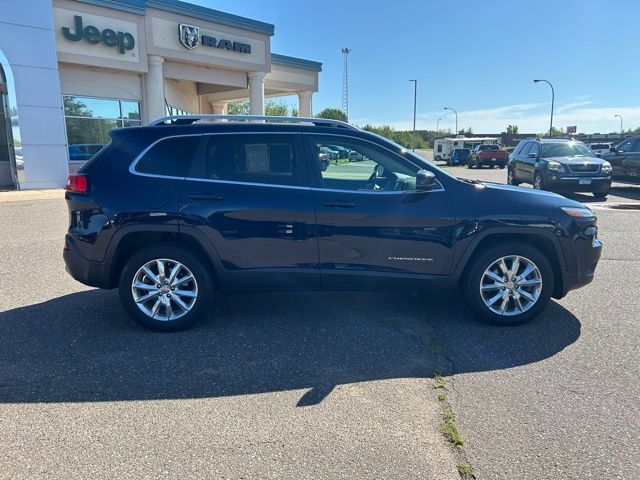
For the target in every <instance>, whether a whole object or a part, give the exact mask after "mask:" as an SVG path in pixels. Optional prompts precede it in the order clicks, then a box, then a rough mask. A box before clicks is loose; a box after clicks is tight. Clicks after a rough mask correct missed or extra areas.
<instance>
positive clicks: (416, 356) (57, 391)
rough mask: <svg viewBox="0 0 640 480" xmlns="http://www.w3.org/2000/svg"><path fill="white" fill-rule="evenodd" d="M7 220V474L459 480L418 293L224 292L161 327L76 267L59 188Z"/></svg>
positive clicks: (3, 395)
mask: <svg viewBox="0 0 640 480" xmlns="http://www.w3.org/2000/svg"><path fill="white" fill-rule="evenodd" d="M0 222H1V228H0V251H1V252H2V254H3V260H2V275H0V292H2V294H1V295H0V338H1V339H2V340H1V342H2V346H1V348H0V432H2V434H1V435H0V478H3V479H4V478H6V479H16V478H47V479H49V478H60V479H70V478H89V477H90V478H104V479H113V478H135V479H138V478H247V479H248V478H260V479H263V478H274V479H282V478H291V479H293V478H295V479H300V478H309V479H316V478H349V479H351V478H438V479H440V478H444V479H454V478H457V472H456V463H455V458H454V456H453V454H452V452H451V449H450V448H449V446H448V445H447V444H446V443H445V441H444V439H443V437H442V435H441V434H440V432H439V430H438V429H439V422H440V416H441V406H440V405H439V404H438V402H437V400H436V397H435V392H434V390H433V388H432V386H433V380H432V376H433V372H434V371H441V370H443V369H444V368H445V367H446V364H445V363H444V362H443V359H442V357H440V356H439V355H437V354H436V353H435V351H434V349H433V331H431V329H430V326H429V323H428V322H427V321H426V319H428V318H432V317H433V316H434V315H438V310H436V311H434V310H433V309H432V308H427V305H425V302H424V301H423V299H421V298H420V297H419V296H416V295H403V296H401V297H400V298H398V297H397V296H392V295H384V294H379V293H378V294H366V293H363V294H357V295H356V294H350V293H327V294H321V295H320V294H269V295H266V294H265V295H242V296H227V297H219V298H218V304H217V307H216V309H215V311H214V312H212V314H211V315H210V316H209V317H208V318H206V319H205V320H204V321H203V322H201V323H200V324H198V326H197V327H196V328H194V329H192V330H189V331H185V332H180V333H176V334H169V335H167V334H158V333H152V332H149V331H146V330H144V329H142V328H140V327H138V326H137V325H136V324H134V323H133V322H132V321H131V320H130V319H129V318H128V317H127V316H126V315H125V314H124V313H123V311H122V309H121V307H120V305H119V301H118V297H117V294H116V292H115V291H100V290H95V289H90V288H87V287H84V286H82V285H80V284H79V283H77V282H75V281H74V280H73V279H71V277H69V275H67V274H66V273H65V271H64V265H63V262H62V257H61V253H62V250H61V249H62V239H63V236H64V232H65V230H66V224H67V212H66V206H65V204H64V201H63V200H62V199H61V194H60V193H59V194H58V198H57V199H52V200H29V201H11V202H6V203H3V202H0ZM398 305H401V306H402V308H397V306H398Z"/></svg>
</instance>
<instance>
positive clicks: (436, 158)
mask: <svg viewBox="0 0 640 480" xmlns="http://www.w3.org/2000/svg"><path fill="white" fill-rule="evenodd" d="M433 159H434V160H435V161H436V162H439V161H440V160H442V157H441V156H440V155H436V156H435V157H433Z"/></svg>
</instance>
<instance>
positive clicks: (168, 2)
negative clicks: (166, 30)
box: [77, 0, 275, 35]
mask: <svg viewBox="0 0 640 480" xmlns="http://www.w3.org/2000/svg"><path fill="white" fill-rule="evenodd" d="M77 1H78V2H82V3H88V4H91V5H97V6H100V7H106V8H112V9H114V10H120V11H123V12H129V13H135V14H138V15H146V13H147V8H155V9H157V10H163V11H165V12H171V13H177V14H179V15H186V16H189V17H193V18H198V19H201V20H208V21H210V22H215V23H220V24H222V25H227V26H230V27H235V28H241V29H243V30H249V31H252V32H257V33H263V34H266V35H273V34H274V33H275V26H273V25H272V24H270V23H265V22H260V21H258V20H253V19H251V18H247V17H241V16H239V15H233V14H231V13H226V12H221V11H219V10H214V9H212V8H207V7H201V6H200V5H193V4H191V3H187V2H181V1H179V0H77Z"/></svg>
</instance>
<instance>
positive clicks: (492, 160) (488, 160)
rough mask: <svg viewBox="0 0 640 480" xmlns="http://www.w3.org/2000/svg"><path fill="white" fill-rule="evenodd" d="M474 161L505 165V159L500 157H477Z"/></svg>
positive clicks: (481, 163)
mask: <svg viewBox="0 0 640 480" xmlns="http://www.w3.org/2000/svg"><path fill="white" fill-rule="evenodd" d="M476 163H477V164H478V165H506V164H507V159H506V158H500V157H496V158H494V157H488V158H478V159H476Z"/></svg>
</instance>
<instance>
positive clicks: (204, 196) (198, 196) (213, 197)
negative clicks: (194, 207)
mask: <svg viewBox="0 0 640 480" xmlns="http://www.w3.org/2000/svg"><path fill="white" fill-rule="evenodd" d="M189 198H190V199H191V200H210V201H220V200H224V195H221V194H219V193H208V192H204V193H192V194H190V195H189Z"/></svg>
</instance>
